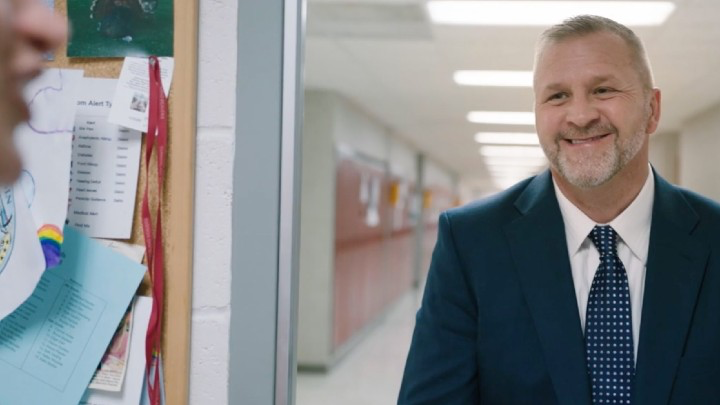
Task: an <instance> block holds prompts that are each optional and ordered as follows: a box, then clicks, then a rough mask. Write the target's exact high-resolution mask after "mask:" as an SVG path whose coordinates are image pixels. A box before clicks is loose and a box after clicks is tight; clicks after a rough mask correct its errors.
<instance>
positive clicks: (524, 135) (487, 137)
mask: <svg viewBox="0 0 720 405" xmlns="http://www.w3.org/2000/svg"><path fill="white" fill-rule="evenodd" d="M475 142H477V143H488V144H498V145H539V144H540V142H539V141H538V137H537V134H535V133H533V132H478V133H477V134H475Z"/></svg>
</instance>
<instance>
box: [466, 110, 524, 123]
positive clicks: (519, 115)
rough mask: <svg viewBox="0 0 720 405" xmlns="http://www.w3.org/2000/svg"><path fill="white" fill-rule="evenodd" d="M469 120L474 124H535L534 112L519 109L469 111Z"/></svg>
mask: <svg viewBox="0 0 720 405" xmlns="http://www.w3.org/2000/svg"><path fill="white" fill-rule="evenodd" d="M467 119H468V121H470V122H474V123H476V124H507V125H535V113H532V112H519V111H470V112H469V113H468V115H467Z"/></svg>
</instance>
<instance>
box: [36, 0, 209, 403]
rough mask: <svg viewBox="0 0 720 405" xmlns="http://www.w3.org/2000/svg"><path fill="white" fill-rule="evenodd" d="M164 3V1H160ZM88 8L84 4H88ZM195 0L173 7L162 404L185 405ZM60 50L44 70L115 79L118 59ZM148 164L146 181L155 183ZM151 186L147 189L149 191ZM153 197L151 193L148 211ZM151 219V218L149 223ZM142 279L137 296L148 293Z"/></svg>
mask: <svg viewBox="0 0 720 405" xmlns="http://www.w3.org/2000/svg"><path fill="white" fill-rule="evenodd" d="M160 1H168V0H160ZM88 4H89V1H88ZM55 8H56V10H57V11H58V12H60V13H63V14H67V2H66V0H56V1H55ZM197 16H198V0H183V1H181V2H180V1H177V2H175V4H174V26H175V32H174V45H173V46H174V54H175V55H174V57H175V71H174V74H173V82H172V85H171V90H170V96H169V128H170V130H169V134H168V151H167V153H168V155H167V173H166V178H165V186H164V188H165V190H164V194H163V206H162V215H163V237H164V243H163V246H164V252H165V288H166V290H165V317H164V328H163V366H164V373H165V393H166V403H167V404H172V405H182V404H187V402H188V378H189V357H190V351H189V350H190V349H189V348H190V311H191V294H192V250H193V199H194V178H195V131H196V128H197V125H196V99H197V21H198V18H197ZM65 51H66V50H65V48H62V49H60V50H58V51H57V52H56V54H55V60H54V61H53V62H50V63H48V66H49V67H62V68H70V69H84V70H85V76H86V77H105V78H117V77H119V75H120V70H121V68H122V58H70V59H69V58H67V57H66V56H65ZM144 144H145V143H144V141H143V155H142V156H141V158H140V162H141V164H140V177H139V183H138V189H137V190H138V191H137V197H136V201H135V217H134V219H133V227H132V229H133V231H132V238H131V239H130V240H129V242H130V243H136V244H143V235H142V226H141V221H140V212H141V211H140V202H141V201H142V192H143V190H144V188H145V179H146V178H147V173H146V170H145V165H144V162H145V156H144ZM155 165H156V162H155V160H154V159H153V161H152V162H151V170H150V179H151V181H156V180H155V179H156V178H157V177H156V174H155V172H154V170H153V169H154V168H155V167H156V166H155ZM155 189H156V186H155V185H154V184H153V185H152V186H151V188H150V190H151V191H154V190H155ZM157 197H158V196H157V193H151V194H150V203H151V207H155V206H156V205H155V204H157ZM153 220H154V219H153ZM149 287H150V281H149V279H148V277H147V275H146V276H145V280H144V281H143V285H142V286H141V288H140V293H141V294H143V295H150V292H149V291H150V290H149Z"/></svg>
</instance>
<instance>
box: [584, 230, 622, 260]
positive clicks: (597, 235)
mask: <svg viewBox="0 0 720 405" xmlns="http://www.w3.org/2000/svg"><path fill="white" fill-rule="evenodd" d="M590 240H592V242H593V243H594V244H595V247H596V248H597V250H598V252H600V257H602V256H605V255H616V254H617V233H616V232H615V230H614V229H612V227H611V226H610V225H602V226H600V225H597V226H595V228H593V230H592V232H590Z"/></svg>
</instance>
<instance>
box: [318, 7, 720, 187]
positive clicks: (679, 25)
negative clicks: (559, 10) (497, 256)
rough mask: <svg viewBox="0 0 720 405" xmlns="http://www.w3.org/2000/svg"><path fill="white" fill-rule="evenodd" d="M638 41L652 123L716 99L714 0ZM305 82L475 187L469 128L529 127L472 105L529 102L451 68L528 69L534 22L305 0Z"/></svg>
mask: <svg viewBox="0 0 720 405" xmlns="http://www.w3.org/2000/svg"><path fill="white" fill-rule="evenodd" d="M675 4H676V6H677V8H676V10H675V11H674V13H673V14H672V15H671V16H670V18H669V19H668V21H667V22H666V23H665V24H664V25H662V26H660V27H641V28H637V29H635V32H636V33H637V34H638V35H639V36H640V37H641V38H642V39H643V40H644V41H645V45H646V47H647V51H648V54H649V57H650V60H651V63H652V65H653V70H654V73H655V81H656V85H657V86H658V87H659V88H660V89H661V90H662V91H663V110H662V114H663V115H662V118H661V126H660V129H659V131H658V132H659V133H662V132H672V131H678V130H679V129H680V128H681V127H682V124H683V122H684V121H686V120H687V119H689V118H691V117H693V116H695V115H697V114H698V113H701V112H703V111H704V110H706V109H708V108H710V107H711V106H712V105H714V104H717V103H720V24H719V23H718V17H720V1H718V0H675ZM307 28H308V35H307V42H306V49H305V52H306V61H305V69H306V72H305V74H306V77H305V83H306V86H307V87H308V88H321V89H328V90H333V91H336V92H338V93H340V94H342V95H344V96H345V97H347V98H348V99H350V100H352V101H353V102H354V103H355V104H356V105H358V106H359V107H360V108H362V109H363V110H365V111H366V112H367V113H369V114H370V115H372V116H374V117H375V118H377V119H378V120H380V121H382V122H383V123H385V124H386V125H387V126H388V127H390V128H391V129H392V130H394V131H395V132H396V133H397V134H398V135H399V136H401V137H402V138H404V139H405V140H406V141H407V142H408V143H410V144H412V145H413V146H415V147H417V148H418V149H420V150H421V151H423V152H424V153H426V154H427V155H428V156H430V157H431V158H432V159H434V160H435V161H437V162H439V163H441V164H442V165H444V166H446V167H447V168H449V169H450V170H452V171H454V172H456V173H457V174H459V175H460V177H461V178H462V179H463V180H464V181H466V182H468V183H471V184H474V185H475V186H477V187H480V188H484V189H486V190H487V188H488V187H492V182H490V180H489V177H488V172H487V169H486V166H485V164H484V163H483V160H482V158H481V156H480V155H479V153H478V145H477V144H476V143H475V141H474V140H473V135H474V134H475V133H476V132H478V131H525V132H528V131H533V128H532V127H522V126H515V127H513V126H497V125H481V124H472V123H469V122H468V121H467V120H466V114H467V113H468V112H469V111H471V110H496V111H531V110H532V101H533V95H532V90H531V89H529V88H492V87H460V86H457V85H456V84H455V83H454V82H453V80H452V74H453V72H454V71H455V70H461V69H467V70H471V69H472V70H475V69H477V70H490V69H493V70H531V69H532V55H533V47H534V44H535V40H536V38H537V37H538V35H539V34H540V32H541V31H542V30H543V28H542V27H468V26H437V25H433V24H431V23H430V22H429V20H428V17H427V15H426V10H425V6H424V1H421V0H404V1H403V0H354V1H353V0H309V3H308V17H307Z"/></svg>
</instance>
